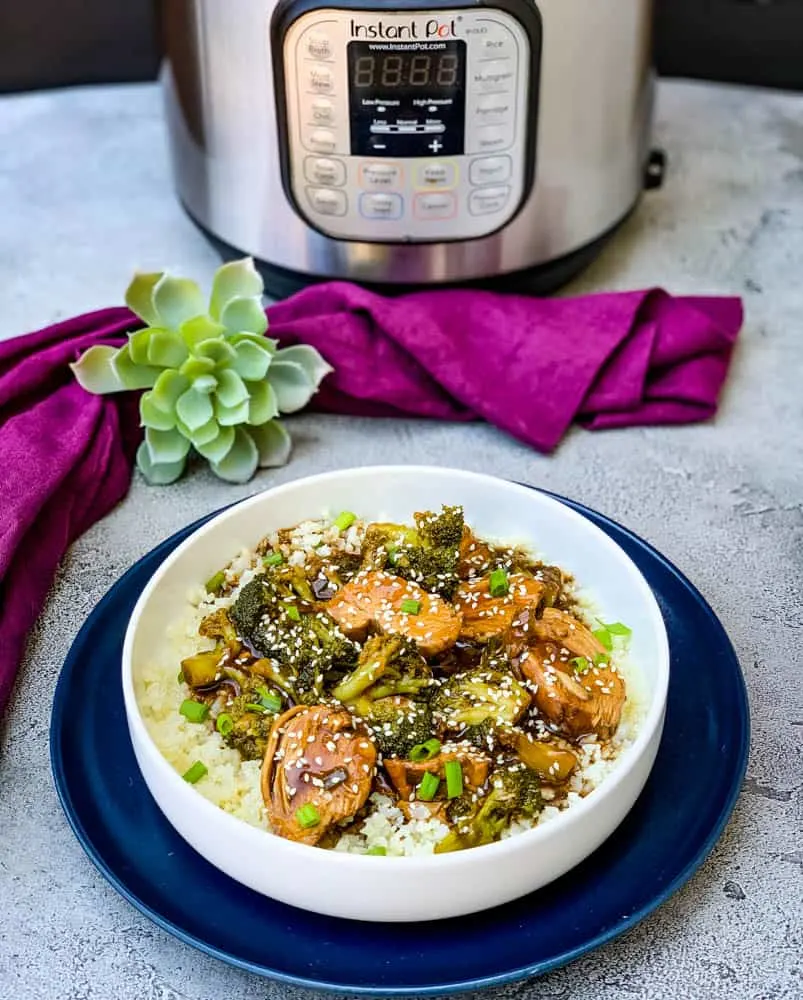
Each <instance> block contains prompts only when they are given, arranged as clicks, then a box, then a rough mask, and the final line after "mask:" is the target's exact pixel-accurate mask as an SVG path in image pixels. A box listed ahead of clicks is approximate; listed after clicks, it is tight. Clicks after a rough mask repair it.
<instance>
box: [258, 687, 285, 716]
mask: <svg viewBox="0 0 803 1000" xmlns="http://www.w3.org/2000/svg"><path fill="white" fill-rule="evenodd" d="M257 691H258V692H259V704H260V705H262V706H263V708H266V709H267V710H268V711H269V712H273V713H274V715H275V714H276V713H277V712H280V711H281V709H282V699H281V698H280V697H279V696H278V694H273V692H272V691H268V689H267V688H266V687H259V688H257Z"/></svg>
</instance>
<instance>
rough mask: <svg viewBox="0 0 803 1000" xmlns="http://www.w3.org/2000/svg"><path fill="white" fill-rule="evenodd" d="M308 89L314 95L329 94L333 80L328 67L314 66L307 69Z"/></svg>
mask: <svg viewBox="0 0 803 1000" xmlns="http://www.w3.org/2000/svg"><path fill="white" fill-rule="evenodd" d="M308 80H309V87H310V90H314V91H315V93H316V94H331V93H332V90H333V88H334V85H335V78H334V76H333V75H332V71H331V70H330V69H329V67H328V66H321V65H317V64H316V65H314V66H310V69H309V77H308Z"/></svg>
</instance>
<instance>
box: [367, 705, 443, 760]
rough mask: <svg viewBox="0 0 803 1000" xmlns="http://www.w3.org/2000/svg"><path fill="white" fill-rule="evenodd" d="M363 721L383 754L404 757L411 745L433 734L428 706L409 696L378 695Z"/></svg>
mask: <svg viewBox="0 0 803 1000" xmlns="http://www.w3.org/2000/svg"><path fill="white" fill-rule="evenodd" d="M363 719H364V721H365V722H366V723H367V724H368V726H369V728H370V729H371V731H372V732H373V734H374V742H375V743H376V745H377V747H378V748H379V752H380V753H381V754H382V756H383V757H401V758H404V759H407V757H409V755H410V751H411V750H412V749H413V747H415V746H418V745H419V744H420V743H425V742H426V741H427V740H428V739H430V738H431V736H432V712H431V711H430V709H429V706H428V705H426V704H422V703H421V702H415V701H411V699H409V698H380V699H379V700H378V701H373V702H371V703H370V705H369V707H368V710H367V712H366V715H365V716H363Z"/></svg>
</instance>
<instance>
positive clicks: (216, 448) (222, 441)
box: [195, 427, 235, 462]
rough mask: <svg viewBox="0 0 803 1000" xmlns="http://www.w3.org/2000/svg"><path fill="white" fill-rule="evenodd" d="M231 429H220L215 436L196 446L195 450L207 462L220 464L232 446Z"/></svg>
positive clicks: (232, 432) (232, 429)
mask: <svg viewBox="0 0 803 1000" xmlns="http://www.w3.org/2000/svg"><path fill="white" fill-rule="evenodd" d="M234 435H235V430H234V428H233V427H221V428H220V430H219V432H218V434H217V436H216V437H213V438H212V440H211V441H207V442H205V443H204V444H196V445H195V450H196V451H197V452H198V453H199V454H201V455H203V457H204V458H205V459H207V461H209V462H222V461H223V459H224V458H225V457H226V455H228V453H229V452H230V451H231V448H232V445H233V444H234Z"/></svg>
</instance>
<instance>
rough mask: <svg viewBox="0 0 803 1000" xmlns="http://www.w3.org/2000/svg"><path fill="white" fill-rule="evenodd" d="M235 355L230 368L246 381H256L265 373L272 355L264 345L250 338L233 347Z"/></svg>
mask: <svg viewBox="0 0 803 1000" xmlns="http://www.w3.org/2000/svg"><path fill="white" fill-rule="evenodd" d="M234 350H235V351H236V352H237V357H236V358H235V359H234V362H233V364H232V368H233V369H234V371H236V372H237V374H238V375H239V376H240V377H241V378H244V379H246V381H248V382H258V381H260V379H263V378H264V377H265V375H266V374H267V371H268V368H270V363H271V359H272V357H273V355H272V354H271V352H270V350H268V349H267V348H265V347H262V346H258V345H257V344H255V343H254V342H253V341H252V340H243V341H241V342H240V343H239V344H237V346H236V347H235V348H234Z"/></svg>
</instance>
